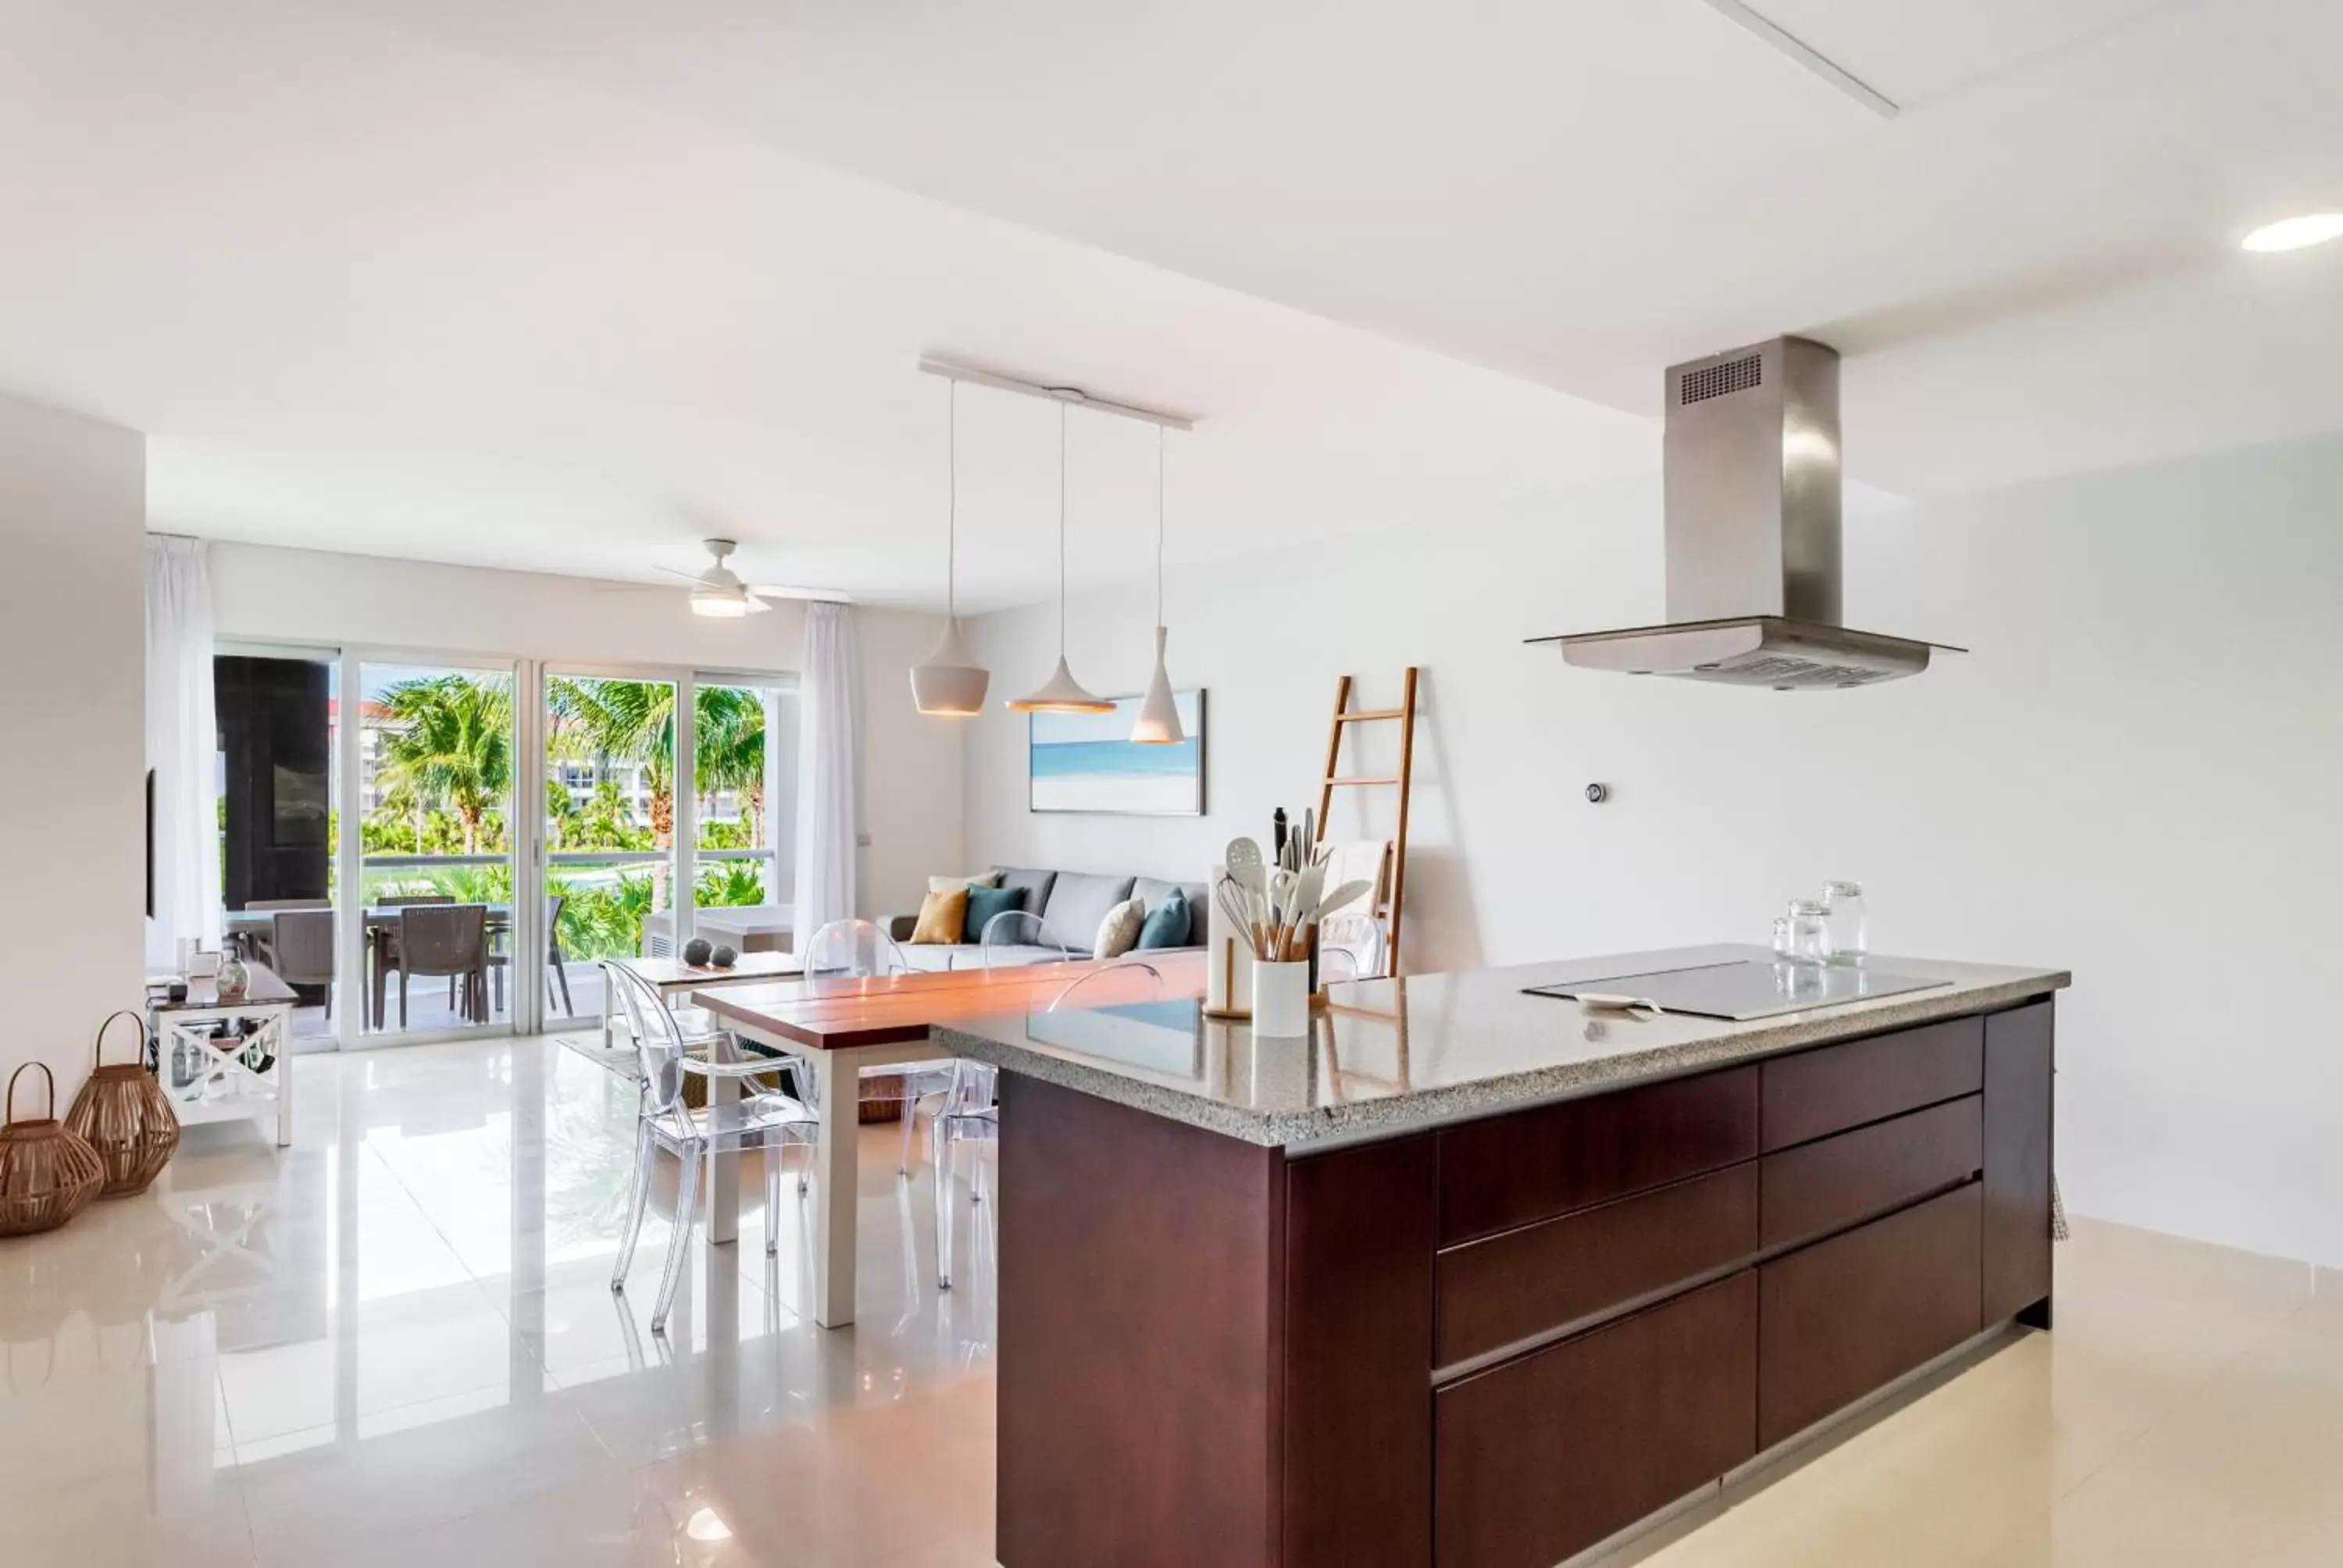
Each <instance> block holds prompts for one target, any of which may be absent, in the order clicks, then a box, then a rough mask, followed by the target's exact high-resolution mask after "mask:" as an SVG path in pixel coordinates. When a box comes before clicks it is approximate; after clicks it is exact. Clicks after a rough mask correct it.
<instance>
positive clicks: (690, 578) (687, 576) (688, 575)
mask: <svg viewBox="0 0 2343 1568" xmlns="http://www.w3.org/2000/svg"><path fill="white" fill-rule="evenodd" d="M651 569H652V570H653V571H658V572H665V573H667V575H668V576H669V577H671V578H681V579H682V580H683V581H685V582H688V583H690V584H692V585H693V586H694V587H697V586H698V585H699V573H698V572H679V571H678V570H676V569H675V568H673V567H653V568H651Z"/></svg>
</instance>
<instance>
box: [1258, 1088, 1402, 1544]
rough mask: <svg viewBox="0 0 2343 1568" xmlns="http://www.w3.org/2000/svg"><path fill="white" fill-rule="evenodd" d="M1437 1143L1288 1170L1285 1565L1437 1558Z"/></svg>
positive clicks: (1375, 1148)
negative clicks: (1429, 1370) (1430, 1369)
mask: <svg viewBox="0 0 2343 1568" xmlns="http://www.w3.org/2000/svg"><path fill="white" fill-rule="evenodd" d="M1432 1270H1433V1136H1432V1134H1430V1133H1420V1134H1418V1135H1417V1136H1415V1137H1413V1138H1403V1139H1400V1140H1398V1141H1394V1142H1390V1143H1370V1144H1368V1145H1366V1146H1365V1147H1363V1148H1360V1149H1348V1150H1342V1151H1337V1152H1335V1153H1332V1154H1322V1155H1318V1156H1315V1157H1313V1158H1310V1159H1302V1160H1296V1161H1292V1163H1291V1164H1289V1165H1288V1166H1287V1167H1286V1170H1285V1280H1286V1287H1285V1411H1284V1416H1285V1474H1284V1483H1283V1484H1284V1493H1285V1508H1284V1525H1283V1530H1284V1537H1285V1557H1284V1561H1286V1562H1288V1563H1351V1564H1356V1565H1357V1568H1378V1565H1380V1564H1385V1563H1389V1564H1393V1568H1397V1565H1400V1564H1409V1565H1413V1568H1421V1565H1422V1564H1423V1563H1428V1562H1430V1561H1431V1557H1432V1422H1431V1419H1430V1411H1431V1402H1432V1390H1431V1382H1430V1379H1429V1378H1428V1377H1427V1376H1426V1375H1425V1369H1426V1367H1427V1365H1428V1364H1429V1362H1430V1361H1431V1358H1432V1332H1433V1331H1432V1321H1433V1291H1432Z"/></svg>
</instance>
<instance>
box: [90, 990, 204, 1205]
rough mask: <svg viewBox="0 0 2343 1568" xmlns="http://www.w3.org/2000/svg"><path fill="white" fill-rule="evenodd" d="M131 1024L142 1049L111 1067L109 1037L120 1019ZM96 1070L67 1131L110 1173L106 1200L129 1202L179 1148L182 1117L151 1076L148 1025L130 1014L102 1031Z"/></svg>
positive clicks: (100, 1028) (111, 1019)
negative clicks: (107, 1039) (147, 1060)
mask: <svg viewBox="0 0 2343 1568" xmlns="http://www.w3.org/2000/svg"><path fill="white" fill-rule="evenodd" d="M117 1019H128V1020H130V1027H131V1028H132V1029H133V1030H136V1032H137V1036H138V1048H137V1050H136V1051H134V1052H133V1053H132V1056H131V1060H129V1061H127V1062H117V1063H116V1064H115V1065H114V1066H112V1067H108V1066H106V1030H109V1029H112V1028H113V1027H114V1025H115V1020H117ZM92 1054H93V1056H94V1058H95V1060H96V1065H95V1066H94V1067H93V1068H92V1069H91V1070H90V1075H89V1079H88V1081H86V1082H85V1083H84V1084H83V1085H82V1086H81V1092H80V1093H79V1094H76V1095H75V1096H74V1102H73V1109H72V1110H71V1111H66V1112H65V1131H68V1132H72V1133H75V1134H77V1135H78V1136H79V1137H80V1138H81V1139H82V1140H83V1141H85V1142H86V1143H88V1145H89V1146H90V1149H91V1151H93V1152H95V1153H96V1155H97V1160H98V1163H99V1164H101V1165H103V1166H104V1167H106V1184H105V1185H104V1186H102V1187H100V1188H99V1189H98V1190H97V1195H98V1196H99V1197H101V1198H128V1197H131V1196H133V1195H134V1194H136V1193H139V1192H144V1191H146V1189H147V1188H148V1187H149V1186H150V1185H152V1184H153V1182H154V1181H155V1178H156V1177H157V1176H159V1175H161V1174H162V1173H163V1167H164V1166H166V1165H168V1164H169V1163H170V1162H171V1156H172V1154H173V1153H174V1152H176V1151H177V1149H178V1147H179V1116H178V1112H176V1111H173V1110H172V1109H171V1101H170V1097H169V1096H167V1095H166V1094H165V1093H164V1092H163V1086H162V1085H161V1084H159V1083H157V1082H156V1081H155V1075H154V1074H153V1073H151V1072H149V1071H147V1070H146V1020H144V1019H142V1018H140V1017H139V1016H138V1015H137V1014H136V1013H135V1012H132V1011H130V1010H128V1009H124V1010H122V1011H120V1012H117V1013H114V1014H112V1015H110V1016H109V1017H108V1018H107V1019H106V1021H105V1022H104V1023H101V1024H99V1025H98V1026H97V1044H96V1049H95V1050H94V1051H93V1052H92Z"/></svg>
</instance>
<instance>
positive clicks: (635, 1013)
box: [602, 962, 820, 1334]
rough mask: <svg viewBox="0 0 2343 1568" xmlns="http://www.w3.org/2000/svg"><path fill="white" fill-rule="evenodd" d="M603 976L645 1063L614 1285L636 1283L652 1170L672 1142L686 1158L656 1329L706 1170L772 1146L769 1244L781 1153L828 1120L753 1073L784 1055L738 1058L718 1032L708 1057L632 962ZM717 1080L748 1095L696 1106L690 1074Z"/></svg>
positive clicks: (661, 1324)
mask: <svg viewBox="0 0 2343 1568" xmlns="http://www.w3.org/2000/svg"><path fill="white" fill-rule="evenodd" d="M602 983H603V984H604V985H606V986H610V987H614V988H615V990H614V991H613V993H612V994H614V995H616V996H617V997H618V1001H619V1004H620V1005H621V1006H622V1007H623V1008H624V1009H625V1010H626V1014H627V1022H628V1026H629V1027H630V1028H631V1029H632V1030H633V1031H634V1037H635V1062H636V1066H637V1067H638V1068H639V1070H640V1071H641V1073H642V1101H641V1104H640V1107H639V1110H638V1111H637V1113H636V1131H635V1184H634V1193H633V1197H632V1200H631V1201H629V1202H628V1206H627V1234H626V1239H625V1240H624V1241H621V1242H620V1243H619V1245H618V1265H617V1267H616V1268H614V1269H612V1270H611V1271H610V1289H611V1290H613V1291H623V1290H625V1289H626V1288H627V1271H628V1268H630V1267H631V1266H632V1265H633V1263H634V1261H635V1242H636V1241H637V1240H638V1239H639V1237H640V1236H641V1234H642V1229H643V1214H644V1211H646V1210H647V1209H649V1206H650V1195H651V1175H652V1171H653V1169H654V1167H655V1166H656V1165H657V1163H658V1161H659V1151H660V1150H662V1149H664V1150H666V1151H668V1152H669V1153H671V1154H673V1155H675V1156H676V1158H677V1159H678V1160H679V1161H681V1162H682V1169H681V1171H680V1172H679V1176H678V1178H677V1182H676V1199H675V1234H674V1237H673V1238H672V1240H671V1241H669V1245H668V1253H667V1268H666V1270H665V1271H664V1272H663V1273H661V1275H660V1276H659V1301H658V1302H657V1304H655V1305H654V1306H653V1307H652V1309H651V1332H653V1333H655V1334H657V1333H663V1332H666V1330H667V1315H668V1309H669V1308H670V1307H671V1306H673V1305H674V1304H675V1291H676V1286H677V1285H678V1284H679V1283H680V1282H682V1279H683V1261H684V1255H685V1254H686V1253H688V1252H689V1251H691V1221H692V1218H693V1211H694V1210H695V1209H696V1207H697V1205H698V1202H699V1183H700V1170H701V1167H702V1166H704V1165H705V1164H706V1163H707V1161H708V1158H709V1156H710V1155H712V1154H737V1153H747V1152H749V1151H761V1152H762V1153H763V1154H764V1156H765V1251H768V1252H770V1251H775V1250H776V1249H777V1248H778V1246H779V1236H780V1218H779V1216H780V1197H781V1155H782V1151H784V1150H785V1149H787V1148H788V1146H789V1144H791V1143H804V1144H807V1145H809V1146H810V1145H811V1144H812V1143H813V1142H814V1141H816V1139H817V1138H818V1137H819V1135H820V1121H819V1120H818V1119H817V1118H816V1117H815V1115H814V1113H813V1111H810V1110H809V1109H808V1108H807V1107H806V1106H805V1105H803V1104H802V1103H800V1102H799V1101H796V1100H794V1099H791V1098H790V1097H789V1096H788V1095H786V1094H780V1093H777V1092H771V1091H764V1090H761V1089H760V1088H759V1085H758V1084H757V1083H756V1082H755V1081H754V1080H756V1079H758V1078H759V1077H767V1078H769V1077H770V1076H771V1075H772V1073H773V1070H774V1066H775V1064H774V1063H773V1062H771V1061H769V1060H764V1059H761V1058H755V1057H752V1058H749V1060H739V1050H737V1048H736V1047H735V1044H734V1042H733V1040H732V1038H731V1036H730V1035H729V1034H718V1035H714V1036H711V1037H710V1038H709V1042H708V1054H707V1055H706V1057H704V1058H703V1057H695V1056H692V1055H690V1054H689V1051H688V1049H687V1042H686V1040H685V1039H684V1036H683V1031H682V1030H680V1029H679V1028H678V1027H677V1024H676V1020H675V1015H674V1014H673V1013H671V1012H669V1011H668V1010H667V1008H666V1006H665V1004H664V1003H663V1002H662V1001H661V1000H660V999H659V989H658V988H657V987H655V986H653V985H652V984H651V983H650V982H649V980H644V979H643V978H642V977H641V976H640V975H638V974H636V973H635V972H634V971H633V970H629V969H627V968H625V967H624V966H623V965H619V964H615V963H608V962H605V963H604V964H603V965H602ZM686 1073H694V1074H697V1075H699V1077H701V1078H704V1079H707V1080H709V1087H710V1089H711V1090H712V1089H713V1088H714V1081H715V1080H717V1079H720V1078H729V1079H734V1080H738V1081H742V1082H741V1083H740V1084H739V1087H740V1088H741V1089H742V1090H743V1091H746V1092H744V1094H743V1095H742V1097H741V1098H739V1099H738V1100H734V1101H729V1102H728V1103H722V1104H719V1103H718V1102H717V1100H716V1097H715V1095H714V1094H712V1093H711V1094H709V1096H708V1101H709V1103H708V1104H707V1105H706V1106H704V1107H703V1108H701V1109H699V1110H697V1111H695V1110H693V1109H692V1108H691V1107H690V1106H689V1105H687V1104H686V1103H685V1102H684V1098H683V1084H684V1075H685V1074H686Z"/></svg>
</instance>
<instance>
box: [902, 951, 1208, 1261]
mask: <svg viewBox="0 0 2343 1568" xmlns="http://www.w3.org/2000/svg"><path fill="white" fill-rule="evenodd" d="M1162 996H1163V971H1162V970H1159V969H1157V968H1156V967H1155V966H1154V965H1153V964H1151V963H1149V962H1147V961H1146V960H1143V959H1131V960H1125V961H1123V962H1121V963H1113V964H1109V965H1107V966H1106V967H1105V968H1103V969H1097V970H1091V972H1090V973H1088V974H1086V975H1083V976H1082V977H1081V979H1079V980H1074V981H1073V982H1072V983H1071V984H1070V985H1068V986H1067V987H1066V988H1065V989H1064V990H1061V991H1060V992H1058V994H1057V995H1056V996H1054V997H1052V998H1051V999H1050V1005H1049V1006H1048V1008H1046V1009H1045V1011H1048V1012H1057V1011H1059V1010H1061V1009H1062V1010H1080V1009H1082V1008H1085V1007H1116V1006H1126V1005H1129V1004H1131V1003H1133V1002H1148V1001H1159V1000H1162ZM952 1070H953V1081H952V1086H951V1090H950V1093H949V1094H947V1095H946V1096H945V1098H944V1101H943V1104H942V1105H941V1106H940V1108H939V1109H938V1110H937V1111H936V1115H935V1131H934V1132H933V1134H932V1135H931V1136H932V1140H933V1142H934V1145H935V1150H936V1284H937V1285H938V1287H939V1288H940V1289H943V1290H947V1291H949V1290H950V1289H951V1256H952V1209H953V1204H952V1201H951V1192H952V1173H953V1168H954V1167H955V1166H956V1165H957V1164H958V1163H959V1161H958V1159H957V1151H958V1148H959V1145H960V1144H961V1143H963V1142H967V1141H971V1140H975V1141H988V1142H989V1141H998V1140H999V1139H1000V1137H1001V1107H1000V1104H999V1102H998V1101H996V1099H995V1098H994V1094H995V1091H996V1089H997V1087H998V1084H999V1081H1000V1075H999V1074H998V1072H996V1071H995V1070H993V1069H992V1068H990V1067H988V1066H986V1065H985V1064H984V1063H982V1062H977V1061H957V1062H954V1063H953V1064H952ZM968 1201H969V1202H970V1203H971V1204H978V1203H981V1202H983V1201H984V1167H983V1165H981V1164H979V1165H978V1166H977V1167H976V1171H975V1174H974V1176H973V1177H972V1178H971V1179H970V1182H969V1193H968Z"/></svg>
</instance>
